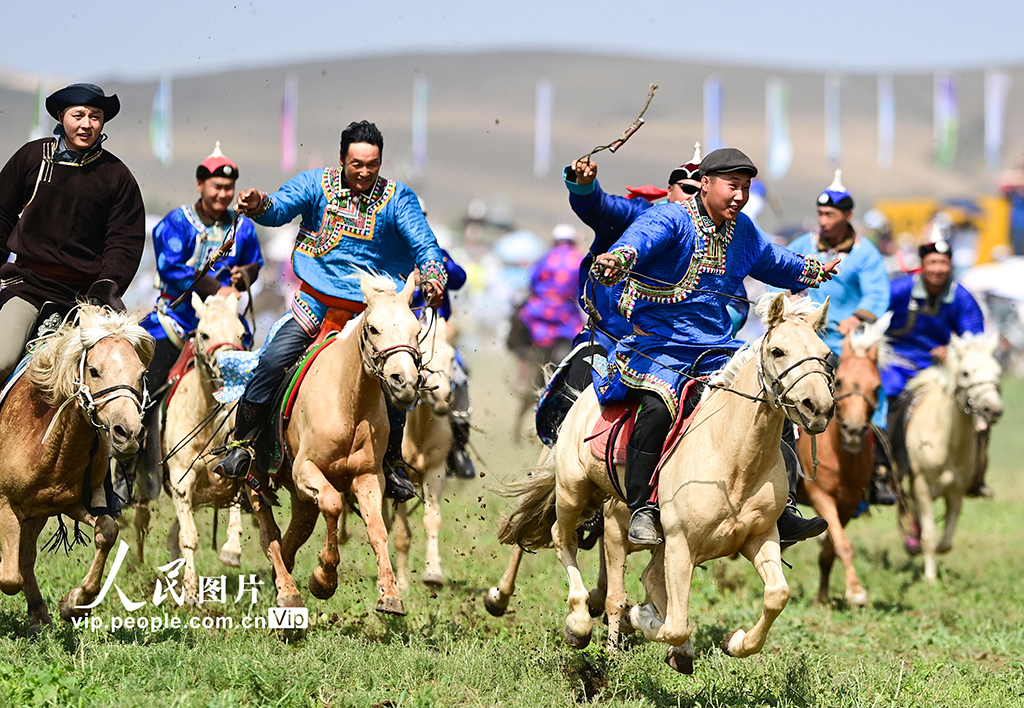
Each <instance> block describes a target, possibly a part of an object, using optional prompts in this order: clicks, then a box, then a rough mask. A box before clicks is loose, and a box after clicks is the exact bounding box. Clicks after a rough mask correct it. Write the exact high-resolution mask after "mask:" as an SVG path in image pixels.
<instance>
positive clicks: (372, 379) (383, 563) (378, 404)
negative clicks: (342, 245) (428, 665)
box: [249, 274, 420, 615]
mask: <svg viewBox="0 0 1024 708" xmlns="http://www.w3.org/2000/svg"><path fill="white" fill-rule="evenodd" d="M359 282H360V286H361V288H362V291H363V297H364V298H365V299H366V310H365V311H364V312H363V313H362V315H360V316H359V317H357V318H355V319H353V320H351V321H350V322H349V323H348V324H347V325H346V326H345V328H344V330H343V331H342V332H341V334H339V335H338V341H336V342H334V343H333V344H330V345H328V346H327V347H326V348H325V349H323V350H322V351H321V353H320V354H319V356H318V357H317V358H316V360H315V361H314V362H313V364H312V366H311V367H310V369H309V371H308V372H307V373H306V376H305V379H303V384H302V386H301V387H300V388H299V391H298V394H297V396H296V399H295V404H294V407H293V408H292V415H291V422H290V424H289V426H288V430H287V433H286V435H285V444H286V446H287V450H288V451H289V453H290V458H291V460H292V462H291V464H290V465H284V466H282V468H281V470H280V475H281V476H280V482H281V484H282V485H283V486H284V487H285V488H287V489H288V490H289V491H290V492H291V498H292V518H291V522H290V523H289V525H288V530H287V531H286V532H285V534H284V538H282V537H281V532H280V530H279V529H278V526H277V522H276V521H275V520H274V515H273V512H272V510H271V507H270V506H269V505H268V504H267V503H266V502H264V501H263V500H262V499H261V498H260V495H259V494H257V493H255V492H252V491H250V493H249V498H250V501H251V502H252V506H253V511H254V512H255V514H256V518H257V519H258V521H259V525H260V542H261V543H262V545H263V550H264V551H265V552H266V554H267V557H268V558H269V559H270V562H271V564H272V565H273V566H274V576H275V577H274V580H275V585H276V588H277V604H278V606H279V607H302V606H303V605H302V599H301V597H300V596H299V591H298V588H297V587H296V585H295V580H294V579H293V578H292V575H291V569H292V567H293V566H294V563H295V553H296V552H297V551H298V549H299V547H300V546H302V544H303V543H305V542H306V540H307V539H308V538H309V536H310V534H312V532H313V528H314V527H315V526H316V520H317V516H318V515H320V514H322V515H323V517H324V521H325V522H326V526H327V529H326V535H325V539H324V547H323V549H322V550H321V551H320V562H319V563H318V564H317V566H316V568H314V569H313V572H312V574H311V575H310V576H309V591H310V592H311V593H312V594H313V596H314V597H317V598H319V599H321V600H326V599H327V598H329V597H331V596H332V595H333V594H334V591H335V590H336V589H337V587H338V563H339V561H340V560H341V559H340V556H339V555H338V517H339V515H341V514H342V513H343V512H344V508H345V503H344V500H343V499H342V496H341V495H342V494H348V493H351V494H353V495H354V496H355V498H356V502H357V503H358V504H359V509H360V511H361V514H362V517H363V522H364V523H365V524H366V532H367V535H368V536H369V540H370V546H371V547H372V548H373V552H374V555H375V556H376V558H377V588H378V590H379V591H380V593H381V596H380V598H379V599H378V601H377V611H378V612H385V613H388V614H394V615H404V614H405V607H404V605H403V603H402V597H401V595H400V594H399V591H398V586H397V583H396V582H395V574H394V571H393V570H392V568H391V559H390V558H389V557H388V531H387V527H386V526H385V525H384V518H383V515H382V513H381V503H382V501H383V492H382V490H383V488H384V473H383V460H384V451H385V449H386V447H387V441H388V431H389V430H390V428H389V427H388V416H387V408H386V405H385V396H387V397H388V398H390V399H391V400H392V401H393V402H394V403H395V404H397V405H399V406H406V407H408V406H411V405H412V403H413V402H414V401H415V400H416V395H417V387H418V384H419V376H420V372H419V365H420V350H419V347H418V343H419V341H418V337H419V334H420V321H419V320H418V319H416V316H415V315H414V314H413V312H412V310H410V309H409V305H410V303H411V302H412V296H413V291H414V289H415V284H414V282H413V278H412V277H410V278H409V280H408V281H406V284H405V287H404V288H403V289H402V290H401V291H400V292H399V291H397V289H396V288H395V284H394V282H393V281H392V280H391V279H390V278H388V277H386V276H380V275H367V274H362V275H360V276H359Z"/></svg>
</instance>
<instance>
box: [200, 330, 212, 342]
mask: <svg viewBox="0 0 1024 708" xmlns="http://www.w3.org/2000/svg"><path fill="white" fill-rule="evenodd" d="M199 338H200V339H202V340H203V341H204V342H205V341H206V340H207V339H209V338H210V335H208V334H207V333H206V332H200V333H199Z"/></svg>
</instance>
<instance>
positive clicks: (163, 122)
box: [149, 76, 174, 165]
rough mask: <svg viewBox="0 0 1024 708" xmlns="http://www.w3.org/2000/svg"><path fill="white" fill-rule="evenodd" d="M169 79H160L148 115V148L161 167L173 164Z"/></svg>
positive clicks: (172, 130) (172, 129)
mask: <svg viewBox="0 0 1024 708" xmlns="http://www.w3.org/2000/svg"><path fill="white" fill-rule="evenodd" d="M171 100H172V98H171V79H170V77H167V76H165V77H164V78H162V79H160V84H159V85H158V86H157V87H156V94H155V95H154V96H153V110H152V111H151V112H150V115H149V147H150V150H152V152H153V157H155V158H156V159H157V162H159V163H160V164H161V165H169V164H171V163H172V162H174V141H173V138H172V134H173V132H174V128H173V124H172V120H171Z"/></svg>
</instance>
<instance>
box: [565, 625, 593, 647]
mask: <svg viewBox="0 0 1024 708" xmlns="http://www.w3.org/2000/svg"><path fill="white" fill-rule="evenodd" d="M562 634H564V635H565V641H566V642H567V643H568V644H569V646H571V647H572V648H573V649H586V648H587V645H588V644H590V633H587V634H584V635H583V636H582V637H581V636H580V635H578V634H575V633H573V632H572V631H571V630H570V629H569V627H563V628H562Z"/></svg>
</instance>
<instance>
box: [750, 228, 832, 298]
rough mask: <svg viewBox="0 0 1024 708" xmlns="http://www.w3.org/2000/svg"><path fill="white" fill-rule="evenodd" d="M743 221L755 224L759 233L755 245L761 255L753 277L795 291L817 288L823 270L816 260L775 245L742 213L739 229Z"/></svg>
mask: <svg viewBox="0 0 1024 708" xmlns="http://www.w3.org/2000/svg"><path fill="white" fill-rule="evenodd" d="M741 220H746V221H747V223H749V224H750V225H752V226H753V227H754V230H755V231H756V234H757V240H756V243H755V246H754V247H755V249H756V250H757V251H758V252H759V255H758V256H757V258H756V259H755V260H754V264H753V265H752V266H751V268H750V275H751V276H752V277H754V278H756V279H757V280H760V281H761V282H762V283H767V284H768V285H774V286H775V287H777V288H786V289H787V290H792V291H793V292H799V291H801V290H806V289H807V288H816V287H818V284H819V283H821V281H822V274H823V270H822V267H821V264H820V263H818V261H817V260H815V259H814V258H809V257H805V256H801V255H800V254H798V253H794V252H793V251H790V250H789V249H787V248H783V247H782V246H778V245H776V244H775V243H773V242H772V240H771V239H770V238H768V235H767V234H765V232H764V231H762V230H761V229H760V227H758V226H757V225H756V224H754V223H753V222H752V221H750V220H749V219H748V218H747V217H746V215H744V214H740V215H739V219H738V220H737V223H736V225H737V228H739V226H740V221H741Z"/></svg>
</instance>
